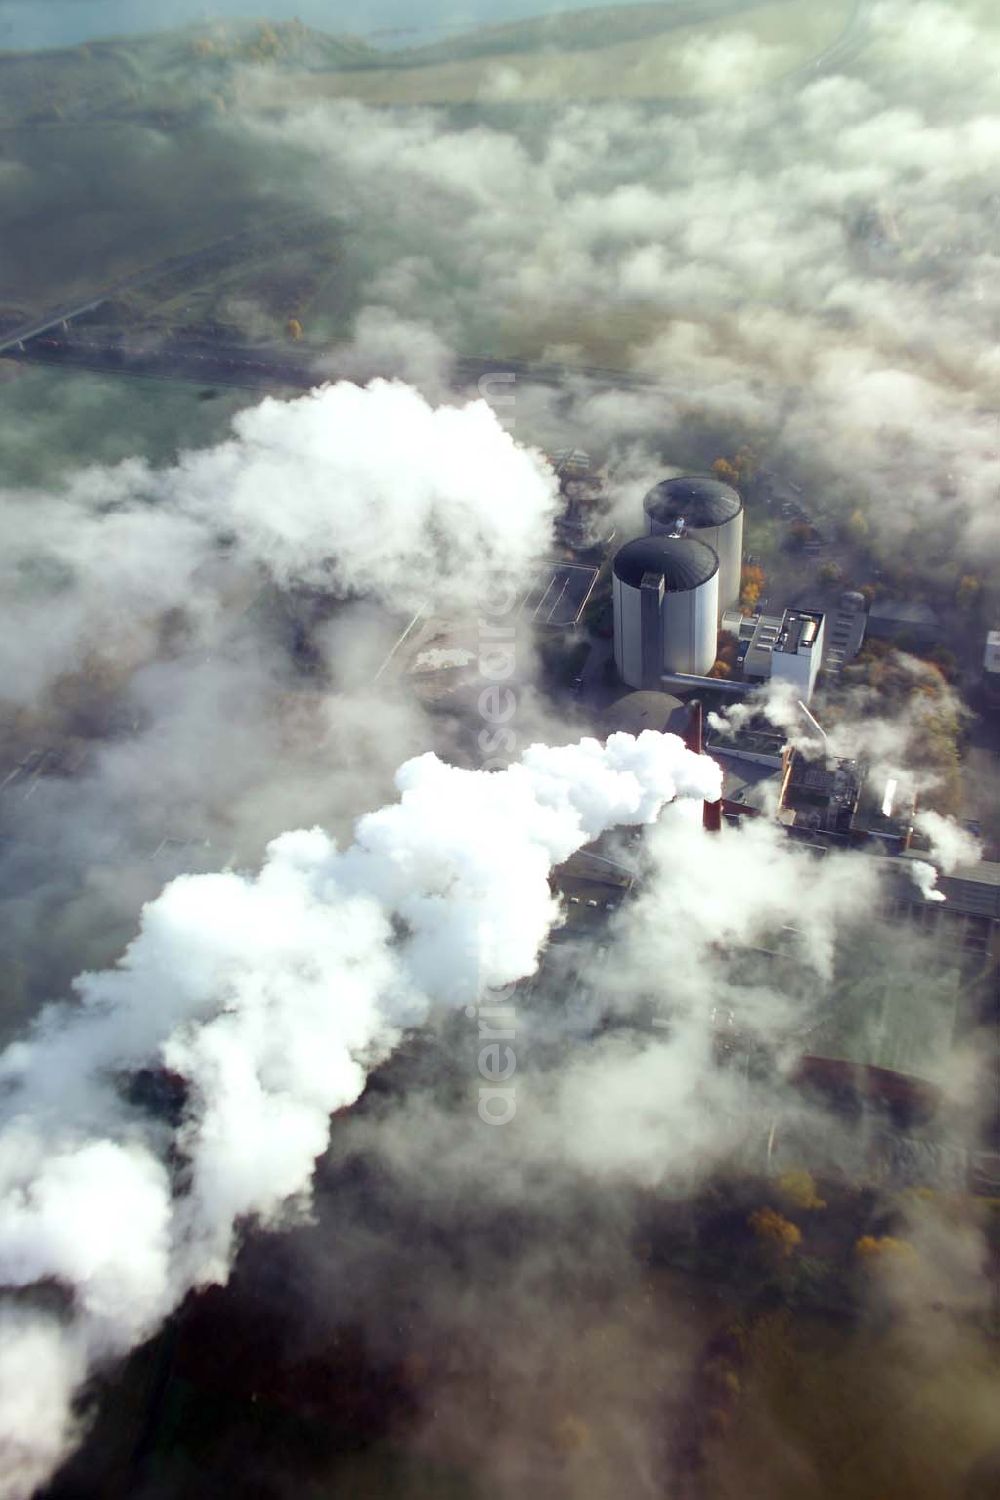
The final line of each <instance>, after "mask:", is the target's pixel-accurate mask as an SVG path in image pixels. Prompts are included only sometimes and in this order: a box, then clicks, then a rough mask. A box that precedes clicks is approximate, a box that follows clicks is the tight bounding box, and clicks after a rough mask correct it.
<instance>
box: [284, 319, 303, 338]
mask: <svg viewBox="0 0 1000 1500" xmlns="http://www.w3.org/2000/svg"><path fill="white" fill-rule="evenodd" d="M285 332H286V333H287V334H288V337H289V338H290V339H291V341H292V343H293V344H298V343H301V341H302V337H303V329H302V324H301V323H300V322H299V320H298V318H289V320H288V322H287V323H286V324H285Z"/></svg>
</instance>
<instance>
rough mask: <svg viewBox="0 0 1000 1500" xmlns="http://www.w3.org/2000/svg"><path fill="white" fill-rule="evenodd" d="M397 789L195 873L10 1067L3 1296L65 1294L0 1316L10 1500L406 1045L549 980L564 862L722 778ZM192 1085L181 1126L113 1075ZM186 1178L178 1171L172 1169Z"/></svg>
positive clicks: (612, 745) (292, 1185)
mask: <svg viewBox="0 0 1000 1500" xmlns="http://www.w3.org/2000/svg"><path fill="white" fill-rule="evenodd" d="M397 785H398V788H399V791H400V799H399V801H398V802H397V803H395V804H393V805H392V806H389V807H384V808H382V809H381V810H380V811H378V812H375V813H371V814H369V815H367V816H365V817H363V818H361V819H360V820H359V822H358V824H357V826H356V834H355V840H354V843H353V844H352V845H351V846H350V847H349V848H347V849H345V850H342V851H341V850H338V849H337V847H336V845H335V844H334V843H333V841H332V840H331V839H330V838H329V837H328V836H327V835H326V834H325V833H323V832H322V831H321V830H319V829H313V830H311V831H306V830H300V831H298V832H294V833H287V834H284V835H282V836H281V837H280V838H278V839H276V840H275V841H274V842H273V843H272V844H271V845H270V847H269V851H268V857H267V861H266V863H265V865H264V868H263V870H262V871H261V873H260V874H259V876H257V877H256V878H251V877H247V876H243V875H239V874H236V873H234V872H227V873H223V874H216V875H205V876H185V877H182V878H181V879H179V880H176V881H174V882H173V883H172V884H171V885H169V886H168V887H167V888H166V889H165V890H164V892H163V893H162V895H161V896H160V897H159V898H158V899H157V900H156V901H154V902H152V903H151V904H150V905H149V906H147V907H146V909H145V911H144V914H143V919H142V926H141V930H140V932H139V935H138V936H137V937H136V938H135V940H134V941H133V942H132V944H131V945H130V946H129V948H128V949H127V951H126V953H125V954H124V956H123V958H122V960H121V962H120V963H119V965H118V966H117V968H115V969H114V970H110V971H107V972H104V973H99V974H85V975H83V976H82V977H81V978H80V979H79V980H78V981H77V983H76V990H77V994H78V997H79V1001H80V1005H79V1007H76V1008H71V1007H69V1006H58V1007H51V1008H50V1009H49V1010H48V1011H46V1012H45V1013H43V1015H42V1016H41V1017H40V1018H39V1020H38V1022H37V1024H36V1026H35V1028H34V1030H33V1032H32V1034H31V1035H30V1037H29V1038H28V1039H27V1040H25V1041H23V1042H20V1043H17V1044H15V1045H14V1046H12V1047H10V1048H8V1049H7V1051H6V1052H5V1053H4V1054H3V1055H2V1056H0V1086H2V1089H3V1098H2V1115H0V1119H2V1130H0V1283H3V1284H6V1285H7V1286H8V1287H9V1288H30V1287H32V1286H34V1285H35V1284H36V1283H39V1282H43V1281H54V1282H56V1283H58V1284H59V1285H61V1286H62V1287H63V1288H64V1289H65V1291H66V1293H67V1306H66V1309H65V1311H64V1313H63V1314H62V1316H60V1315H58V1314H57V1313H54V1312H52V1311H48V1310H43V1309H42V1308H41V1307H39V1306H33V1305H32V1304H31V1302H30V1298H29V1300H27V1301H26V1300H25V1299H24V1298H23V1297H22V1298H20V1299H19V1300H17V1301H16V1302H11V1303H9V1304H8V1306H7V1307H6V1308H5V1309H4V1311H3V1313H2V1315H0V1321H2V1328H0V1334H2V1341H0V1351H2V1352H0V1474H2V1477H0V1496H2V1497H4V1500H24V1497H26V1496H28V1495H30V1493H31V1492H32V1490H33V1488H34V1487H35V1486H36V1485H37V1484H39V1483H40V1482H42V1481H43V1480H44V1479H45V1477H46V1476H47V1475H48V1474H49V1473H51V1471H52V1469H53V1468H54V1466H55V1465H56V1464H57V1462H58V1461H59V1459H60V1458H61V1457H62V1456H63V1455H64V1454H65V1452H66V1451H67V1449H68V1448H69V1447H70V1446H71V1444H72V1442H73V1439H74V1435H75V1434H74V1421H73V1414H72V1401H73V1395H74V1392H75V1390H76V1388H77V1387H78V1386H79V1384H80V1382H81V1380H82V1379H83V1378H84V1376H85V1375H86V1373H87V1372H88V1371H89V1370H91V1369H93V1368H94V1367H95V1366H98V1365H99V1364H100V1363H101V1362H102V1361H104V1360H108V1359H113V1358H114V1357H116V1356H119V1355H121V1354H123V1353H124V1352H125V1351H127V1350H128V1349H129V1348H130V1347H132V1346H133V1345H134V1344H135V1343H136V1342H138V1341H139V1340H141V1339H142V1338H144V1337H146V1336H148V1335H149V1334H150V1333H152V1332H153V1331H154V1329H155V1328H156V1327H157V1325H158V1324H159V1322H160V1321H161V1320H162V1319H163V1318H164V1317H165V1316H166V1315H167V1314H168V1313H169V1312H170V1310H171V1309H172V1308H173V1307H175V1306H176V1305H177V1303H178V1302H179V1300H180V1299H181V1298H182V1297H183V1296H184V1295H185V1293H186V1292H187V1291H188V1290H189V1289H191V1288H192V1287H196V1286H199V1285H204V1284H206V1283H209V1282H212V1281H220V1280H224V1279H225V1278H226V1276H227V1275H228V1271H229V1267H230V1264H231V1261H232V1257H233V1253H234V1249H235V1241H236V1233H237V1228H238V1225H239V1223H240V1221H241V1220H242V1219H244V1218H247V1217H250V1216H253V1217H256V1218H258V1219H260V1220H261V1221H263V1222H265V1223H271V1224H273V1223H276V1222H278V1221H279V1220H280V1217H281V1215H282V1212H283V1210H284V1209H285V1208H286V1205H288V1204H289V1202H290V1201H292V1200H302V1199H304V1198H307V1197H308V1192H309V1186H310V1181H311V1177H312V1173H313V1167H314V1163H315V1159H316V1157H317V1156H318V1155H320V1154H321V1153H322V1151H323V1150H324V1147H325V1145H326V1141H327V1135H328V1120H329V1116H330V1114H331V1112H333V1111H334V1110H336V1109H339V1108H342V1107H344V1106H345V1105H348V1104H350V1103H352V1102H353V1101H354V1100H355V1099H356V1098H357V1097H358V1095H359V1093H360V1092H361V1089H362V1088H363V1086H364V1082H365V1077H366V1073H367V1070H368V1069H369V1068H370V1067H371V1066H372V1065H373V1064H374V1063H375V1062H377V1061H378V1060H380V1059H381V1058H384V1057H385V1056H386V1054H387V1053H388V1052H389V1051H390V1049H391V1048H392V1046H393V1045H394V1043H395V1041H396V1039H397V1037H398V1035H399V1032H400V1029H401V1028H402V1027H404V1026H406V1025H412V1024H414V1023H416V1022H418V1021H419V1020H420V1019H421V1018H422V1017H423V1016H424V1015H425V1014H426V1012H427V1010H428V1008H429V1007H430V1006H431V1005H432V1004H435V1003H441V1002H445V1003H448V1004H452V1005H458V1004H464V1003H467V1002H468V1001H470V1000H473V999H475V998H476V996H477V995H479V994H480V993H481V992H482V991H483V990H485V989H489V988H494V987H497V986H502V985H507V984H510V983H512V982H514V981H515V980H517V979H519V978H521V977H523V976H525V975H527V974H529V973H531V972H533V970H534V968H535V967H536V964H537V961H538V955H539V951H540V949H541V947H542V945H543V944H544V942H545V940H546V938H547V936H548V934H549V931H550V929H551V927H552V925H553V923H555V922H556V921H557V920H558V917H559V907H558V903H557V902H556V900H555V898H554V897H553V895H552V893H551V890H550V887H549V883H548V876H549V873H550V871H551V869H552V868H553V866H555V865H558V864H559V863H561V862H562V861H563V860H565V859H566V858H568V856H569V855H570V854H571V853H573V852H574V850H576V849H578V848H580V847H581V846H583V845H584V844H586V843H587V842H589V841H590V840H591V839H593V838H595V837H596V836H597V835H598V834H600V833H601V832H603V831H604V830H606V829H609V828H612V827H615V826H618V825H623V824H642V823H650V822H652V821H654V820H655V819H656V818H657V816H658V814H659V812H660V810H661V809H662V807H663V806H664V805H665V804H666V803H668V802H670V801H672V800H673V799H674V798H675V797H688V798H697V799H701V798H705V797H707V798H710V799H712V798H717V797H718V795H719V793H720V776H719V772H718V769H717V767H716V766H715V765H714V764H713V763H712V762H711V761H710V760H708V759H707V758H705V757H701V756H696V755H694V754H693V753H692V752H691V751H689V750H688V749H687V748H686V747H685V746H684V744H683V743H682V742H681V741H680V740H679V739H677V738H676V737H675V736H672V735H659V734H654V733H652V732H649V731H647V732H646V733H644V734H641V735H640V736H639V737H638V738H637V739H636V738H633V737H632V736H630V735H625V734H617V735H612V736H611V738H610V739H609V740H608V742H607V745H606V746H604V747H602V746H601V745H600V744H599V743H598V742H597V741H596V740H589V739H586V740H583V741H581V742H580V743H579V744H576V745H568V746H564V747H562V748H557V749H551V748H548V747H546V746H543V745H535V746H533V747H532V748H530V749H529V750H527V751H526V752H525V754H524V756H523V758H522V760H521V762H520V763H519V764H516V765H513V766H511V767H510V768H509V769H507V770H505V771H503V772H499V773H495V774H490V773H485V772H475V771H464V770H457V769H454V768H452V767H450V766H447V765H445V764H443V763H442V762H441V761H439V760H438V759H437V757H436V756H434V755H430V754H429V755H424V756H421V757H419V758H418V759H416V760H412V761H409V762H407V763H406V764H405V765H404V766H403V767H402V768H401V770H400V771H399V773H398V775H397ZM151 1062H152V1063H156V1062H161V1063H162V1064H163V1065H165V1066H166V1067H168V1068H170V1069H173V1070H175V1071H176V1072H177V1073H179V1074H181V1075H182V1076H183V1078H184V1079H185V1081H186V1084H187V1102H186V1104H185V1106H184V1114H183V1118H182V1120H181V1123H180V1126H179V1127H178V1128H177V1129H176V1130H173V1129H171V1128H170V1127H169V1126H168V1125H167V1124H166V1123H165V1122H164V1121H156V1120H153V1119H151V1118H150V1117H149V1116H148V1115H146V1114H144V1113H143V1112H142V1111H141V1110H139V1109H137V1108H132V1107H129V1106H128V1105H126V1104H125V1103H124V1101H123V1098H122V1096H121V1094H120V1092H119V1088H118V1087H117V1085H116V1081H115V1080H116V1078H119V1077H121V1075H122V1074H127V1073H128V1072H129V1070H134V1069H136V1068H138V1067H141V1066H143V1065H144V1064H149V1063H151ZM168 1163H169V1164H168Z"/></svg>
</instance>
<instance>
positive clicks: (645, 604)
mask: <svg viewBox="0 0 1000 1500" xmlns="http://www.w3.org/2000/svg"><path fill="white" fill-rule="evenodd" d="M612 595H613V600H614V617H615V663H616V665H617V667H618V671H619V674H620V676H621V678H622V680H623V681H624V682H626V683H628V685H629V687H634V688H656V687H658V686H659V682H660V678H661V676H662V675H663V673H664V672H685V673H689V674H691V673H693V674H695V675H703V674H704V673H706V672H708V671H710V670H711V667H712V664H713V662H714V661H715V654H716V646H717V642H718V605H719V559H718V558H717V557H716V555H715V553H714V552H713V551H712V548H711V547H709V546H707V545H706V544H705V543H704V542H701V541H698V540H697V539H696V538H694V537H688V536H685V537H670V536H641V537H637V538H636V539H635V541H632V542H626V544H625V546H624V547H622V548H621V549H620V550H619V551H618V552H617V553H616V554H615V560H614V563H613V565H612Z"/></svg>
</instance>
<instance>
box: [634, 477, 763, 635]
mask: <svg viewBox="0 0 1000 1500" xmlns="http://www.w3.org/2000/svg"><path fill="white" fill-rule="evenodd" d="M643 510H644V511H645V513H646V531H647V533H648V535H650V536H676V535H679V534H681V533H683V535H684V536H690V537H694V538H695V540H696V541H699V542H704V543H705V544H706V546H709V547H711V549H712V551H713V552H714V553H715V555H716V556H717V557H718V559H719V618H720V619H721V616H722V611H723V610H724V609H729V608H730V607H731V606H733V605H735V604H736V603H737V602H738V601H739V597H740V580H741V576H742V568H743V501H742V500H741V499H740V497H739V495H738V494H737V492H736V491H735V490H734V489H733V488H732V487H731V486H730V485H728V484H722V483H721V482H720V481H719V480H718V479H709V478H705V477H703V476H700V475H685V476H683V477H681V478H678V479H664V480H663V481H662V482H661V483H660V484H658V485H656V486H654V488H653V489H651V490H650V492H649V494H648V495H647V496H646V498H645V500H644V501H643Z"/></svg>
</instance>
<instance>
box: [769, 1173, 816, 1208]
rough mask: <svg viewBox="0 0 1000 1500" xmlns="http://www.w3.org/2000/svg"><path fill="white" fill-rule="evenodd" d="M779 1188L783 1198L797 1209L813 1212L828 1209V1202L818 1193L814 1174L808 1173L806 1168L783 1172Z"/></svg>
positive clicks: (779, 1180) (779, 1179)
mask: <svg viewBox="0 0 1000 1500" xmlns="http://www.w3.org/2000/svg"><path fill="white" fill-rule="evenodd" d="M778 1187H779V1189H780V1191H781V1194H782V1196H783V1197H784V1198H787V1199H788V1202H789V1203H793V1204H794V1205H795V1207H796V1208H803V1209H806V1210H807V1211H809V1212H812V1211H814V1210H816V1209H819V1208H825V1207H826V1200H825V1199H824V1198H821V1197H820V1196H819V1194H818V1193H817V1191H816V1183H815V1181H814V1180H813V1175H812V1173H811V1172H807V1171H806V1170H805V1168H804V1167H793V1168H792V1169H791V1170H790V1171H788V1172H783V1173H782V1174H781V1176H780V1177H779V1178H778Z"/></svg>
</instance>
